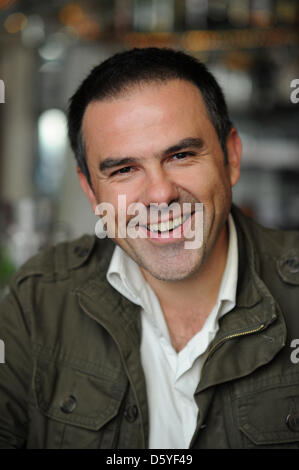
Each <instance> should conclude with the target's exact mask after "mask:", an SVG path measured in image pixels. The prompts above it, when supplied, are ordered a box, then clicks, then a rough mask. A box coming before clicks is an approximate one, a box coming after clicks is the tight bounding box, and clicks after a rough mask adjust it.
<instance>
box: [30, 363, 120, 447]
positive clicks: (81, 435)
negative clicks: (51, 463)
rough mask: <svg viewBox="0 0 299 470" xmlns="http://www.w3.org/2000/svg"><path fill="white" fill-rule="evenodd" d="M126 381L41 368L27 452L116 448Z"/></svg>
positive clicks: (60, 368)
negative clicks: (53, 449) (55, 449)
mask: <svg viewBox="0 0 299 470" xmlns="http://www.w3.org/2000/svg"><path fill="white" fill-rule="evenodd" d="M126 388H127V379H126V377H125V376H124V375H122V376H118V377H116V376H113V377H112V376H109V375H106V376H105V375H103V376H102V377H101V378H99V377H96V376H94V375H90V374H86V373H85V372H84V373H83V372H82V371H81V370H76V369H73V368H72V367H70V366H69V365H61V364H59V365H58V364H56V363H39V364H38V365H37V367H36V369H35V373H34V380H33V390H34V393H33V397H34V398H33V402H32V403H31V406H30V410H31V419H30V421H31V428H30V433H29V441H28V447H31V448H32V447H33V448H72V449H75V448H84V449H89V448H113V447H115V445H116V443H117V438H118V432H119V427H120V416H119V415H120V409H121V408H122V406H123V402H124V396H125V392H126Z"/></svg>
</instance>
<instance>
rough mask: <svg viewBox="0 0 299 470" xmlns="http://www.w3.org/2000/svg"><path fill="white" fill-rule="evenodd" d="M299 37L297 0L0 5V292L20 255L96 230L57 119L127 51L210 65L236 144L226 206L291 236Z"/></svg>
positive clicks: (13, 0)
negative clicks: (86, 83)
mask: <svg viewBox="0 0 299 470" xmlns="http://www.w3.org/2000/svg"><path fill="white" fill-rule="evenodd" d="M298 39H299V2H298V0H84V1H79V0H78V1H74V2H72V1H68V0H52V1H51V2H49V1H42V0H0V296H1V292H3V291H4V287H5V286H6V284H7V282H8V279H9V277H10V276H11V274H12V273H13V272H14V271H15V269H17V267H19V266H20V265H21V264H22V263H23V262H25V261H26V259H27V258H28V257H29V256H31V255H32V254H34V253H36V252H37V251H38V250H40V249H41V248H43V247H46V246H48V245H50V244H52V243H57V242H59V241H61V240H68V239H72V238H74V237H77V236H80V235H81V234H83V233H86V232H88V233H94V227H95V223H96V216H95V215H94V214H93V213H92V212H91V209H90V207H89V204H88V202H87V200H86V199H85V197H84V196H83V193H81V190H80V188H79V184H78V182H77V175H76V171H75V161H74V157H73V155H72V154H71V151H70V148H69V144H68V141H67V128H66V114H65V113H66V109H67V104H68V99H69V97H70V96H71V95H72V94H73V92H74V91H75V89H76V88H77V86H78V85H79V84H80V82H81V81H82V80H83V78H84V77H85V76H86V75H87V73H88V72H89V71H90V70H91V68H92V67H93V66H94V65H97V64H98V63H99V62H101V61H103V60H104V59H106V58H107V57H109V56H110V55H112V54H113V53H115V52H118V51H121V50H124V49H129V48H132V47H149V46H167V47H173V48H176V49H181V50H185V51H187V52H189V53H191V54H193V55H194V56H196V57H198V58H199V59H200V60H202V61H204V62H205V63H206V64H207V65H208V66H209V68H210V70H211V71H212V72H213V73H214V74H215V76H216V78H217V79H218V81H219V83H220V84H221V86H222V88H223V90H224V93H225V95H226V99H227V102H228V106H229V109H230V113H231V116H232V119H233V121H234V123H235V125H236V127H237V128H238V130H239V132H240V135H241V138H242V140H243V145H244V152H243V163H242V170H243V171H242V176H241V179H240V182H239V183H238V185H237V186H236V188H235V189H234V201H235V202H236V203H237V204H239V205H240V206H241V207H242V208H243V209H244V210H245V211H246V212H247V213H249V214H251V215H252V216H253V217H255V218H256V219H257V220H259V221H261V222H262V223H263V224H265V225H267V226H269V227H274V228H275V227H278V228H285V229H291V230H294V229H299V184H298V183H299V146H298V139H299V137H298V124H299V120H298V115H299V53H298V42H299V41H298ZM296 90H298V92H297V91H296Z"/></svg>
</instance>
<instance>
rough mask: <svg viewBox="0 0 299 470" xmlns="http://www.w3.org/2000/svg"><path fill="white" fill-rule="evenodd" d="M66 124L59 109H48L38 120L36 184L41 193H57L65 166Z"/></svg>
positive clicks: (64, 117)
mask: <svg viewBox="0 0 299 470" xmlns="http://www.w3.org/2000/svg"><path fill="white" fill-rule="evenodd" d="M66 145H67V122H66V116H65V114H64V113H63V112H62V111H61V110H59V109H48V110H47V111H44V112H43V113H42V114H41V115H40V117H39V119H38V148H39V162H38V166H37V174H36V184H37V186H38V187H39V189H40V190H41V192H43V193H46V194H53V195H54V194H56V193H57V192H58V191H59V188H60V184H61V181H62V177H63V171H64V166H65V157H66V152H65V151H66Z"/></svg>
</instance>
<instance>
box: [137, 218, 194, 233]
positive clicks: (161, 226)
mask: <svg viewBox="0 0 299 470" xmlns="http://www.w3.org/2000/svg"><path fill="white" fill-rule="evenodd" d="M192 215H193V213H189V214H186V215H180V216H179V217H176V218H175V219H171V220H167V221H166V222H159V223H156V224H149V225H147V226H146V228H147V230H148V231H149V232H152V233H156V234H159V233H166V232H173V231H174V230H175V229H177V228H178V227H180V226H182V225H183V224H184V223H185V222H186V220H187V219H189V217H191V216H192Z"/></svg>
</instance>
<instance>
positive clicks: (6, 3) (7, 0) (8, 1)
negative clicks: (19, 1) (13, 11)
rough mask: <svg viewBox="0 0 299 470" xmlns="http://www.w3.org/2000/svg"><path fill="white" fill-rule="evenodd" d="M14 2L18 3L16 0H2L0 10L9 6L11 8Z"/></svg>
mask: <svg viewBox="0 0 299 470" xmlns="http://www.w3.org/2000/svg"><path fill="white" fill-rule="evenodd" d="M14 3H16V0H0V10H6V9H7V8H10V7H11V6H12V5H13V4H14Z"/></svg>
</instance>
